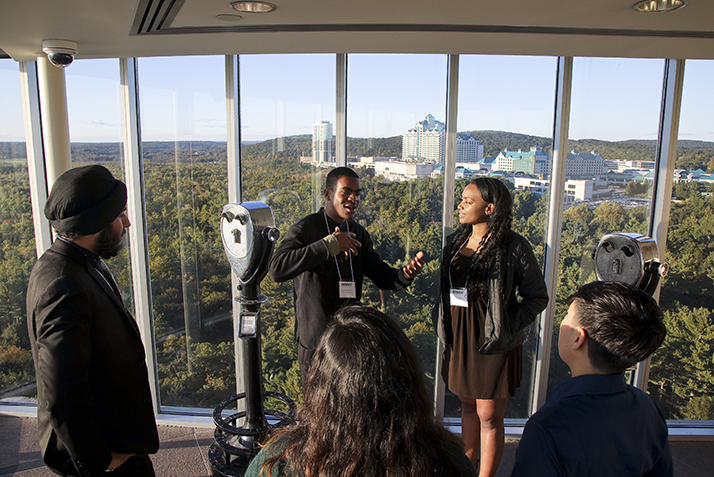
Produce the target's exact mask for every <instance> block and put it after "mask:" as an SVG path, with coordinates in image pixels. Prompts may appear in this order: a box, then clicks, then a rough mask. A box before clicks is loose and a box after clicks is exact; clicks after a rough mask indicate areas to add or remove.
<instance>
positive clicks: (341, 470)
mask: <svg viewBox="0 0 714 477" xmlns="http://www.w3.org/2000/svg"><path fill="white" fill-rule="evenodd" d="M304 396H305V397H304V405H303V408H302V410H301V412H300V418H299V420H300V423H299V424H298V425H297V426H295V427H294V428H292V429H290V430H288V431H287V432H285V433H284V435H285V438H286V439H287V442H286V443H285V450H284V451H283V452H282V453H281V454H280V455H278V456H277V457H275V458H273V459H268V461H266V464H265V466H264V470H265V469H266V468H267V469H271V467H272V465H274V464H275V463H277V462H278V461H284V465H285V466H286V468H287V473H288V474H289V475H307V476H317V475H320V476H322V475H335V476H342V477H345V476H375V477H376V476H386V475H389V476H390V477H401V476H404V477H407V476H422V475H423V476H426V475H451V474H450V473H449V469H451V466H453V465H454V464H453V463H452V462H451V461H450V459H449V458H448V455H447V454H446V453H445V452H444V449H451V450H452V451H453V449H457V452H462V451H458V449H460V447H461V444H460V442H459V441H458V439H457V438H456V437H454V436H453V435H452V434H451V433H450V432H448V431H447V430H446V429H444V427H443V426H441V425H440V424H438V423H436V422H435V420H434V416H433V411H432V407H431V403H430V400H429V396H428V388H427V385H426V380H425V376H424V372H423V369H422V366H421V362H420V360H419V356H418V355H417V353H416V350H415V349H414V347H413V346H412V344H411V342H410V341H409V338H407V336H406V335H405V333H404V331H402V329H401V328H400V327H399V325H398V324H397V322H396V321H395V320H393V319H392V318H390V317H388V316H387V315H385V314H384V313H382V312H380V311H378V310H376V309H374V308H369V307H362V306H351V307H346V308H343V309H341V310H339V311H338V312H337V314H336V315H335V316H334V317H333V319H332V321H331V323H330V324H329V325H328V327H327V330H326V331H325V333H324V334H323V335H322V337H321V338H320V341H319V343H318V345H317V349H316V351H315V355H314V357H313V359H312V362H311V365H310V369H309V371H308V377H307V382H306V383H305V386H304ZM447 446H448V447H447ZM451 455H452V456H453V452H452V453H451ZM263 475H269V474H268V473H267V472H264V473H263ZM273 475H274V474H273Z"/></svg>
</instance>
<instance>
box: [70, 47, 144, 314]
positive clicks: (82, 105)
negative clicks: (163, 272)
mask: <svg viewBox="0 0 714 477" xmlns="http://www.w3.org/2000/svg"><path fill="white" fill-rule="evenodd" d="M65 78H66V84H67V110H68V113H69V119H70V123H69V131H70V149H71V154H72V167H81V166H87V165H90V164H101V165H102V166H104V167H106V168H107V169H109V170H110V171H111V173H112V175H114V177H117V178H120V179H121V180H123V181H125V182H126V176H125V174H124V157H123V146H122V141H123V135H122V128H121V117H122V113H121V103H120V90H119V61H118V60H116V59H106V60H77V61H75V62H73V63H72V68H67V69H66V70H65ZM125 244H126V246H125V248H124V251H122V253H120V254H119V255H117V256H116V257H114V258H112V259H111V261H110V262H109V267H110V268H111V270H112V274H113V275H114V278H115V279H116V281H117V285H119V291H120V292H121V295H122V298H123V299H124V305H125V306H126V307H127V309H128V310H129V311H130V312H131V313H132V314H133V313H134V292H133V288H132V278H131V260H130V258H129V257H130V253H131V250H130V247H131V244H130V243H129V238H128V237H127V238H126V239H125Z"/></svg>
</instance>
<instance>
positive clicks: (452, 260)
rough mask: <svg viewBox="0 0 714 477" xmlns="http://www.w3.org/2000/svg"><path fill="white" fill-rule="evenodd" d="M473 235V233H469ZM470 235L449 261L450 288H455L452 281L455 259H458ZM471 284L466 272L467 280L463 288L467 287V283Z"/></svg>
mask: <svg viewBox="0 0 714 477" xmlns="http://www.w3.org/2000/svg"><path fill="white" fill-rule="evenodd" d="M469 237H471V235H469ZM469 237H466V240H464V243H462V244H461V247H459V249H458V250H457V251H456V253H455V254H454V256H453V257H451V261H450V262H449V289H453V288H454V284H453V283H452V281H451V266H452V265H453V264H454V260H456V257H457V256H458V255H459V253H461V249H462V248H464V245H466V244H467V243H468V241H469ZM468 284H469V274H468V273H466V281H465V282H464V286H463V288H466V287H467V285H468Z"/></svg>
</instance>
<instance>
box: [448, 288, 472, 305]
mask: <svg viewBox="0 0 714 477" xmlns="http://www.w3.org/2000/svg"><path fill="white" fill-rule="evenodd" d="M449 303H451V306H461V307H464V308H468V307H469V294H468V291H467V290H466V288H452V289H451V290H450V293H449Z"/></svg>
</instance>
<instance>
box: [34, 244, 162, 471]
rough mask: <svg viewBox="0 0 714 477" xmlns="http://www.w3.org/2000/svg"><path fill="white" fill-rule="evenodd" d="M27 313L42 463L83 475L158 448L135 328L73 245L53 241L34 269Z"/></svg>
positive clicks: (116, 297)
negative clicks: (118, 456)
mask: <svg viewBox="0 0 714 477" xmlns="http://www.w3.org/2000/svg"><path fill="white" fill-rule="evenodd" d="M27 318H28V319H27V325H28V331H29V336H30V343H31V346H32V356H33V359H34V362H35V377H36V380H37V401H38V402H37V404H38V405H37V425H38V431H39V438H40V445H41V451H42V457H43V460H44V461H45V464H47V466H48V467H50V468H51V469H54V470H56V471H58V472H60V473H62V474H66V473H68V472H69V473H72V474H73V475H76V474H79V475H80V476H82V477H84V476H94V475H104V471H105V469H106V468H107V467H108V466H109V464H110V462H111V455H110V452H121V453H131V454H153V453H155V452H156V451H157V450H158V447H159V438H158V432H157V429H156V421H155V418H154V412H153V406H152V402H151V392H150V389H149V379H148V371H147V367H146V361H145V354H144V348H143V346H142V342H141V337H140V335H139V329H138V327H137V325H136V322H135V321H134V318H133V317H132V316H131V314H129V312H128V311H126V309H125V308H124V304H123V303H122V301H121V299H120V297H119V296H118V295H117V294H116V293H115V292H114V291H113V290H112V288H111V287H110V285H109V284H108V283H107V282H106V280H105V279H104V278H103V277H102V275H101V274H100V273H99V272H98V271H97V270H96V268H95V267H94V265H93V264H92V263H91V262H90V261H89V260H88V259H87V258H86V257H85V256H84V255H83V254H82V253H81V252H80V251H78V250H76V249H75V248H74V247H73V246H72V245H70V244H68V243H65V242H63V241H61V240H56V241H55V242H54V244H53V245H52V247H51V248H50V249H49V250H47V251H46V252H45V253H44V254H43V255H42V257H40V259H39V260H38V261H37V263H36V264H35V266H34V267H33V269H32V273H31V274H30V280H29V285H28V289H27ZM75 468H76V470H75Z"/></svg>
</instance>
